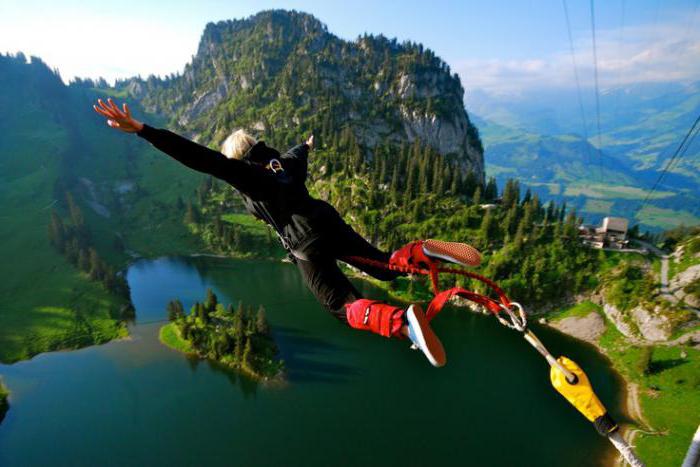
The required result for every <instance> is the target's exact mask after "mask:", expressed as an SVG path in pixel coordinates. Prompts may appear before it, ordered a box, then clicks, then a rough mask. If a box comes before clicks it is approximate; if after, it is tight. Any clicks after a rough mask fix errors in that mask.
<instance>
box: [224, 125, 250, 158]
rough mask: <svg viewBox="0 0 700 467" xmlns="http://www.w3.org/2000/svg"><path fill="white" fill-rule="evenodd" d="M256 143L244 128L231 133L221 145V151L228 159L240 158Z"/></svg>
mask: <svg viewBox="0 0 700 467" xmlns="http://www.w3.org/2000/svg"><path fill="white" fill-rule="evenodd" d="M255 143H257V141H256V140H255V138H253V137H252V136H251V135H250V134H248V133H247V132H246V131H245V130H236V131H234V132H233V133H231V134H230V135H229V136H228V138H226V140H224V143H223V144H222V145H221V153H222V154H223V155H224V156H226V157H228V158H229V159H241V158H242V157H243V154H245V153H246V152H247V151H248V149H250V148H251V147H253V145H254V144H255Z"/></svg>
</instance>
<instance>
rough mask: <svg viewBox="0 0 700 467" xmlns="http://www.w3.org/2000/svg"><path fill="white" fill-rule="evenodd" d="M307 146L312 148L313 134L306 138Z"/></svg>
mask: <svg viewBox="0 0 700 467" xmlns="http://www.w3.org/2000/svg"><path fill="white" fill-rule="evenodd" d="M306 144H307V146H309V149H313V148H314V135H311V136H309V139H307V140H306Z"/></svg>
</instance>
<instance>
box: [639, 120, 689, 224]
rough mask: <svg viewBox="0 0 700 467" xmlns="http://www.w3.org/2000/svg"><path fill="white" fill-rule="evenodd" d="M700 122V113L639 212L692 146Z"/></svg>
mask: <svg viewBox="0 0 700 467" xmlns="http://www.w3.org/2000/svg"><path fill="white" fill-rule="evenodd" d="M699 123H700V115H698V117H697V118H696V119H695V122H694V123H693V125H692V126H691V127H690V129H689V130H688V132H687V133H686V134H685V136H684V137H683V140H681V143H680V144H679V145H678V147H677V148H676V150H675V152H674V153H673V155H672V156H671V158H670V159H669V160H668V162H667V163H666V167H664V169H663V170H662V171H661V173H660V174H659V176H658V177H657V179H656V181H655V182H654V185H653V186H652V187H651V189H650V190H649V191H648V193H647V195H646V197H645V198H644V201H643V202H642V205H641V206H640V207H639V209H637V213H639V212H642V210H643V209H644V208H645V207H646V206H647V203H648V202H649V200H650V199H651V196H652V195H653V194H654V192H655V191H656V189H657V188H658V186H659V184H660V183H661V181H662V180H663V179H664V177H665V176H666V173H667V172H668V171H669V170H670V169H671V167H672V166H673V164H674V162H677V161H679V160H680V159H682V158H683V156H684V155H685V152H686V151H687V149H688V147H690V145H691V144H692V142H693V140H694V139H695V136H697V134H698V131H700V126H698V124H699ZM686 143H688V144H686Z"/></svg>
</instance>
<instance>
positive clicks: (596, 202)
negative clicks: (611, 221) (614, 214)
mask: <svg viewBox="0 0 700 467" xmlns="http://www.w3.org/2000/svg"><path fill="white" fill-rule="evenodd" d="M612 206H613V202H612V201H604V200H602V199H590V198H589V199H587V200H586V205H585V206H584V208H583V210H584V211H586V212H594V213H598V214H610V210H611V209H612Z"/></svg>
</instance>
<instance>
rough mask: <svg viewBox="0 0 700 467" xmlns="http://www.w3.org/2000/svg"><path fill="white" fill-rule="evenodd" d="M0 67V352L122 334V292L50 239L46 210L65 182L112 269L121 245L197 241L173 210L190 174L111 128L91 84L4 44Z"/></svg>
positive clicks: (158, 247) (0, 355)
mask: <svg viewBox="0 0 700 467" xmlns="http://www.w3.org/2000/svg"><path fill="white" fill-rule="evenodd" d="M0 70H2V71H3V72H4V73H2V74H0V76H2V78H0V106H2V108H11V109H13V111H12V114H11V115H9V116H6V117H5V118H2V119H0V134H2V135H3V138H2V139H0V205H2V206H3V208H4V209H3V212H2V213H1V217H2V222H1V223H0V257H2V259H3V261H2V262H1V263H0V274H2V276H3V278H4V279H3V281H2V283H1V284H0V297H2V299H1V300H2V304H3V306H2V308H1V309H0V361H2V362H13V361H17V360H21V359H25V358H29V357H31V356H33V355H35V354H37V353H40V352H45V351H49V350H57V349H65V348H77V347H80V346H84V345H89V344H93V343H100V342H106V341H108V340H110V339H113V338H115V337H120V336H124V335H126V327H125V324H124V322H123V319H122V318H123V311H124V307H125V306H128V300H126V299H125V298H122V297H118V296H116V295H114V294H111V293H109V292H107V290H106V289H105V288H104V287H103V286H102V284H100V283H99V282H94V281H91V280H90V279H89V277H88V276H87V274H85V273H81V272H80V271H79V270H78V269H76V268H75V267H74V266H72V265H71V264H70V263H68V262H67V261H66V259H65V258H64V256H62V255H61V254H60V253H58V252H57V251H56V250H55V249H54V248H52V247H51V246H50V245H49V241H48V235H47V233H48V232H47V230H48V224H49V220H50V215H51V212H52V210H56V211H57V212H58V213H60V214H61V215H62V216H63V215H67V213H66V206H65V191H66V190H67V191H70V192H71V193H73V195H74V198H75V199H76V201H77V203H78V205H79V206H80V207H81V210H82V212H83V213H84V216H85V220H86V224H87V226H88V227H89V231H90V238H91V242H92V244H93V245H94V246H95V248H96V250H97V251H98V253H99V255H100V256H101V257H102V258H104V259H105V260H106V261H107V262H108V263H109V264H110V265H112V266H113V267H114V268H116V269H120V268H122V267H124V266H125V265H126V264H127V262H128V261H129V260H130V255H129V254H128V253H129V252H128V251H127V250H131V251H136V252H138V253H139V254H142V255H146V256H157V255H160V254H164V253H173V252H187V251H193V250H194V251H196V250H197V249H198V248H199V247H201V246H202V244H201V243H200V242H198V241H197V240H196V239H195V238H193V237H192V236H191V235H190V234H189V232H188V231H187V229H186V228H185V226H184V225H183V224H182V222H181V221H180V219H181V214H180V213H178V212H176V209H177V208H176V204H177V203H176V201H177V198H178V196H182V197H184V198H187V197H188V196H190V195H191V193H192V188H191V187H194V186H196V182H197V181H198V180H199V177H198V176H197V175H195V174H192V173H189V172H187V171H185V170H182V168H181V167H179V166H178V164H177V163H176V162H174V161H170V160H168V159H167V157H164V156H163V155H162V154H160V153H158V152H157V151H155V150H154V149H153V148H151V147H150V145H149V144H148V143H146V142H145V141H141V140H139V138H138V137H136V136H130V135H123V134H117V133H116V132H115V131H114V130H112V129H110V128H108V127H107V126H106V125H104V122H103V119H101V118H99V117H98V116H97V115H96V114H94V113H93V111H92V109H91V107H90V105H91V102H92V101H93V100H94V98H95V96H96V95H97V93H96V92H95V91H93V90H90V89H88V88H85V87H81V86H79V85H73V86H71V87H67V86H64V85H63V84H62V83H61V81H60V79H59V78H58V77H57V76H56V75H54V74H53V73H52V72H51V71H50V70H49V69H48V68H47V67H46V66H45V65H44V64H43V63H41V62H40V61H39V60H36V59H34V60H33V62H32V63H31V64H28V63H24V60H20V59H15V58H9V57H5V56H3V57H0ZM156 236H157V239H158V240H157V241H155V238H156ZM117 238H121V239H122V242H118V241H117ZM123 244H125V245H127V248H126V249H125V248H123V247H122V245H123Z"/></svg>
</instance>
